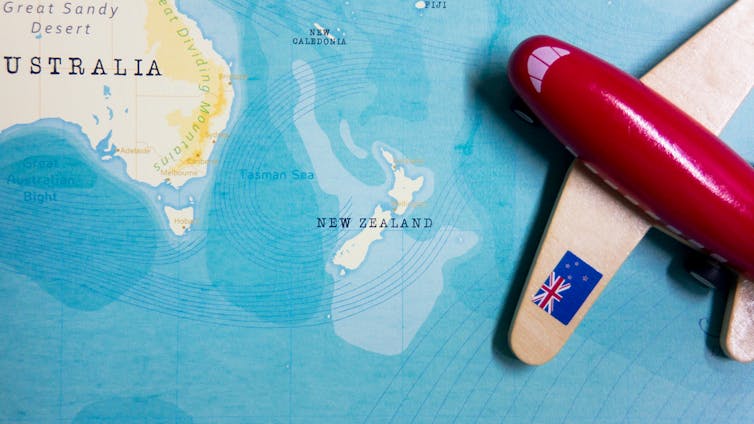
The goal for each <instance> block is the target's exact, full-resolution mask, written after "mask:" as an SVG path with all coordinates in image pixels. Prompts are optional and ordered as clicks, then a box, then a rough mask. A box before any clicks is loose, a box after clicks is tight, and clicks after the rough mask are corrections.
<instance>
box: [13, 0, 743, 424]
mask: <svg viewBox="0 0 754 424" xmlns="http://www.w3.org/2000/svg"><path fill="white" fill-rule="evenodd" d="M727 4H728V2H724V1H713V2H704V3H703V4H701V2H692V1H689V0H673V1H669V2H663V3H662V4H659V3H657V2H650V1H639V2H632V3H631V4H626V3H624V2H619V1H596V0H589V1H578V2H577V1H566V2H554V1H545V2H525V1H519V0H511V1H501V2H498V1H482V0H473V1H463V2H461V1H458V0H445V1H415V0H390V1H384V2H368V1H358V0H341V1H334V2H326V1H320V0H312V1H306V2H280V1H248V2H247V1H238V0H212V1H201V0H133V1H113V0H108V1H103V0H88V1H85V0H81V1H60V0H51V1H33V2H32V1H26V2H21V1H3V2H1V4H0V6H1V9H0V34H1V35H2V37H3V39H4V40H6V43H4V46H3V47H2V53H3V54H2V62H0V85H1V86H2V88H3V92H4V94H5V97H4V102H3V105H2V106H0V111H1V112H2V113H0V199H1V200H2V201H0V322H1V323H2V324H0V336H1V337H2V339H3V343H2V344H0V352H2V353H1V354H0V422H3V423H4V422H8V423H11V422H13V423H16V422H60V421H63V422H74V423H84V422H182V423H183V422H187V423H188V422H213V423H214V422H223V423H224V422H227V423H231V422H500V421H503V422H572V421H574V422H583V421H598V422H616V421H621V422H623V421H629V422H645V421H678V420H686V419H690V420H695V421H703V422H711V421H724V422H734V421H740V422H751V419H752V417H753V416H754V409H752V405H754V402H753V401H754V391H752V387H754V385H752V383H754V368H751V366H747V365H742V364H737V363H734V362H732V361H730V360H728V359H726V358H725V357H724V356H723V355H722V353H721V352H720V349H719V347H718V346H717V345H716V344H715V343H716V337H717V334H718V333H719V325H720V320H721V311H722V310H723V308H724V302H725V299H724V296H723V295H722V294H720V293H710V292H708V291H706V290H705V289H702V288H700V287H697V286H696V285H695V284H694V283H693V281H692V279H691V278H690V277H689V276H687V275H686V274H685V273H684V272H683V271H682V269H681V267H680V265H679V264H680V261H681V258H682V257H683V255H684V254H685V253H686V251H685V248H684V247H682V246H680V245H678V244H676V243H675V242H674V241H672V240H670V239H666V238H665V237H664V236H663V235H661V234H660V233H656V234H654V233H651V234H650V235H649V236H648V238H647V239H646V240H645V241H644V242H642V244H641V245H640V246H639V248H637V250H636V251H635V252H634V253H633V254H632V256H631V258H630V259H629V260H628V262H627V263H626V264H625V265H624V266H623V268H622V269H621V271H620V272H619V273H618V275H617V276H616V277H615V278H614V280H613V282H612V283H611V285H610V286H608V288H607V289H606V290H605V292H604V294H603V296H602V298H601V299H600V301H599V302H598V303H597V304H596V305H595V307H594V308H593V310H592V312H591V313H590V314H589V316H587V318H586V319H585V321H584V323H583V324H582V326H581V327H580V328H579V329H578V330H577V332H576V334H575V335H574V337H573V338H572V339H571V341H570V342H569V343H568V344H567V345H566V347H565V349H564V350H563V352H562V353H561V354H560V355H559V356H558V357H557V358H556V359H555V360H553V361H552V362H551V363H549V364H547V365H545V366H542V367H528V366H525V365H523V364H521V363H520V362H518V361H517V360H516V359H515V357H514V356H513V355H512V354H511V353H510V351H509V349H508V347H507V342H506V337H507V335H506V333H507V330H508V326H509V325H510V320H511V317H512V314H513V309H515V304H516V301H517V300H518V295H519V293H520V290H521V284H522V280H523V278H524V277H525V275H526V272H527V271H528V265H529V261H530V260H531V258H532V256H533V254H534V251H535V249H536V246H537V242H538V240H539V234H541V232H542V230H543V228H544V225H545V223H546V220H547V216H548V214H549V211H550V208H551V206H552V204H553V203H554V201H555V197H556V195H557V191H558V188H559V185H560V182H561V181H562V178H563V175H564V174H565V171H566V169H567V167H568V165H569V164H570V161H571V156H570V154H569V153H568V152H567V151H565V150H564V149H562V147H561V146H560V145H559V144H558V143H557V142H556V141H555V140H554V138H553V137H552V136H551V135H549V134H548V133H547V132H546V131H545V130H544V129H542V128H537V127H530V126H527V125H525V124H524V123H523V122H520V121H519V120H517V119H516V118H515V116H514V115H513V114H512V113H511V112H510V111H509V110H508V109H507V108H508V104H509V102H510V100H511V99H512V98H513V93H512V89H511V88H510V86H509V85H508V83H507V80H506V77H505V66H506V62H507V57H508V55H509V54H510V52H511V51H512V49H513V48H514V47H515V46H516V44H517V43H518V42H520V41H521V40H523V39H524V38H526V37H527V36H530V35H534V34H537V33H548V34H551V35H554V36H557V37H561V38H563V39H566V40H568V41H569V42H572V43H574V44H577V45H580V46H582V47H584V48H585V49H587V50H591V51H593V52H594V53H596V54H598V55H600V56H602V57H605V58H606V59H607V60H609V61H611V62H613V63H615V64H616V65H617V66H619V67H621V68H623V69H625V70H626V71H628V72H630V73H632V74H634V75H637V76H638V75H641V74H642V73H643V72H646V71H647V70H648V69H649V68H650V67H651V66H652V65H653V64H655V63H657V62H658V61H660V60H661V59H662V57H664V56H665V55H666V54H667V53H669V52H670V51H671V50H672V49H673V48H674V47H676V46H677V45H679V44H680V43H681V42H682V41H683V40H684V39H685V38H687V37H688V36H690V35H691V34H692V33H693V32H694V31H695V30H696V29H698V28H699V27H700V26H701V25H703V24H704V23H705V22H706V21H708V20H709V19H711V18H712V17H714V16H715V14H716V13H718V12H720V11H721V10H722V9H723V8H724V7H725V6H726V5H727ZM575 102H576V100H575ZM752 117H754V102H752V101H751V100H748V101H747V102H746V103H744V105H743V106H742V109H741V111H740V112H739V113H738V114H737V115H736V116H735V117H734V119H733V121H732V122H731V123H730V125H729V126H728V128H727V129H726V132H724V133H723V136H722V138H723V139H724V140H725V141H726V142H728V143H730V144H731V146H733V148H734V149H736V150H738V151H739V152H740V153H741V154H742V155H744V156H745V157H747V159H749V160H752V158H754V144H752V143H751V125H750V124H748V122H751V118H752Z"/></svg>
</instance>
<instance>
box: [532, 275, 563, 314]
mask: <svg viewBox="0 0 754 424" xmlns="http://www.w3.org/2000/svg"><path fill="white" fill-rule="evenodd" d="M570 288H571V285H570V284H568V283H566V282H565V278H563V277H561V276H559V275H555V272H551V273H550V278H549V279H548V280H547V281H545V283H544V284H542V287H540V288H539V291H538V292H537V294H535V295H534V297H533V298H532V300H533V301H534V303H536V304H537V305H539V307H540V308H542V309H544V311H545V312H547V313H548V314H550V315H552V312H553V307H554V306H555V302H560V301H561V300H563V296H561V294H560V293H562V292H564V291H566V290H568V289H570Z"/></svg>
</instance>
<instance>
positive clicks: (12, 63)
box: [3, 56, 162, 77]
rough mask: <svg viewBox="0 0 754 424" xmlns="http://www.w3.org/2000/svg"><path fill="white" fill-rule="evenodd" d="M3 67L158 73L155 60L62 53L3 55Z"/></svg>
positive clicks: (65, 72) (29, 71)
mask: <svg viewBox="0 0 754 424" xmlns="http://www.w3.org/2000/svg"><path fill="white" fill-rule="evenodd" d="M3 59H4V62H5V66H4V68H5V69H4V71H5V72H6V73H8V74H11V75H14V74H18V73H22V74H23V73H27V74H31V75H39V74H42V73H44V74H47V75H73V76H78V75H114V76H128V75H131V76H136V77H141V76H147V77H158V76H161V75H162V73H161V72H160V66H159V65H158V64H157V61H156V60H145V59H122V58H115V59H82V58H80V57H70V56H69V57H62V56H49V57H41V56H32V57H30V58H25V57H23V56H3Z"/></svg>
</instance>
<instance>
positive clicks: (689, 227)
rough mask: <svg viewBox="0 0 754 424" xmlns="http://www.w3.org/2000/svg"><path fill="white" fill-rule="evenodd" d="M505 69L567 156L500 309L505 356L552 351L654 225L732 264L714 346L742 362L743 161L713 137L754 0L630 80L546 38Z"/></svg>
mask: <svg viewBox="0 0 754 424" xmlns="http://www.w3.org/2000/svg"><path fill="white" fill-rule="evenodd" d="M508 77H509V79H510V81H511V83H512V85H513V88H514V89H515V90H516V92H517V93H518V94H519V95H520V96H521V98H522V99H523V101H524V102H525V103H526V105H527V106H528V107H529V109H530V110H531V112H532V113H533V115H535V116H536V118H538V119H539V120H540V121H541V122H542V123H543V124H544V126H545V127H547V128H548V129H549V130H550V131H551V132H552V133H553V134H555V136H556V137H557V138H558V139H559V140H560V141H561V142H562V143H563V144H564V145H565V146H566V147H567V148H568V149H569V150H570V151H571V152H572V153H573V154H574V155H575V156H576V158H577V159H576V160H575V161H574V164H573V165H572V166H571V169H570V170H569V172H568V175H567V177H566V179H565V182H564V184H563V187H562V189H561V192H560V196H559V198H558V201H557V205H556V206H555V208H554V209H553V212H552V215H551V217H550V222H549V224H548V227H547V229H546V231H545V234H544V235H543V237H542V241H541V243H540V246H539V250H538V252H537V254H536V257H535V260H534V263H533V265H532V268H531V270H530V272H529V276H528V278H527V281H526V285H525V288H524V290H523V293H522V294H521V298H520V300H519V303H518V308H517V310H516V314H515V316H514V319H513V324H512V326H511V329H510V333H509V341H510V345H511V348H512V350H513V352H514V353H515V354H516V356H518V357H519V359H521V360H522V361H523V362H525V363H528V364H542V363H545V362H547V361H548V360H550V359H551V358H553V357H554V356H555V355H556V354H557V353H558V351H560V349H561V348H562V347H563V345H564V344H565V342H566V341H567V340H568V338H569V337H570V336H571V334H572V333H573V331H574V330H575V328H576V327H577V326H578V325H579V323H580V322H581V320H582V319H583V318H584V316H585V315H586V313H587V311H588V310H589V308H590V307H591V306H592V305H593V304H594V302H595V301H596V300H597V297H599V295H600V293H601V292H602V290H603V289H604V288H605V286H606V285H607V283H608V282H609V281H610V279H611V278H612V277H613V275H614V274H615V272H616V271H617V270H618V268H620V266H621V264H622V263H623V261H625V259H626V258H627V257H628V255H629V254H630V253H631V251H632V250H633V249H634V247H636V245H637V244H638V243H639V241H640V240H641V239H642V238H643V237H644V234H646V232H647V231H648V230H649V228H650V227H652V226H656V227H658V228H661V229H663V230H664V231H665V232H667V233H668V234H670V235H672V236H674V237H676V238H677V239H679V240H681V241H683V242H685V243H687V244H689V245H690V246H692V247H693V248H695V249H697V250H699V251H702V252H704V253H705V254H707V255H709V256H710V257H711V258H714V259H715V260H716V261H718V262H719V263H722V264H725V266H727V267H729V268H731V269H733V270H735V271H736V272H738V275H739V277H738V279H737V281H736V282H735V284H734V286H733V288H732V290H731V294H730V297H729V301H728V306H727V311H726V317H725V319H724V321H725V323H724V324H723V327H724V328H723V334H722V335H721V345H722V347H723V350H724V351H725V352H726V353H727V354H728V356H730V357H731V358H733V359H735V360H738V361H741V362H748V361H752V360H754V283H752V282H751V281H754V168H752V166H751V165H749V164H748V163H747V162H746V161H745V160H744V159H742V158H741V157H740V156H738V155H737V154H736V153H735V152H734V151H733V150H731V149H730V148H728V147H727V146H726V145H725V144H724V143H723V142H722V141H720V140H719V139H718V138H717V136H716V135H715V134H719V133H720V132H721V131H722V129H723V127H724V126H725V124H726V123H727V122H728V120H729V119H730V117H731V116H732V115H733V113H734V112H735V110H736V109H737V108H738V106H739V104H740V103H741V102H742V101H743V100H744V98H745V97H746V95H747V94H748V92H749V91H750V89H751V88H752V85H754V0H741V1H738V2H737V3H735V4H733V5H732V6H730V7H729V8H728V9H727V10H726V11H725V12H723V13H722V14H721V15H720V16H718V17H717V18H716V19H715V20H714V21H712V22H711V23H710V24H708V25H707V26H706V27H704V28H703V29H702V30H701V31H699V32H698V33H697V34H696V35H695V36H694V37H692V38H691V39H690V40H689V41H687V42H686V43H685V44H684V45H682V46H681V47H680V48H678V49H677V50H676V51H675V52H673V53H672V54H671V55H670V56H669V57H667V58H666V59H665V60H664V61H662V62H661V63H660V64H659V65H657V66H656V67H655V68H654V69H652V70H651V71H650V72H649V73H648V74H646V75H645V76H644V77H643V78H641V81H639V80H637V79H635V78H633V77H631V76H629V75H628V74H625V73H623V72H622V71H620V70H618V69H617V68H615V67H613V66H611V65H609V64H607V63H606V62H603V61H602V60H600V59H597V58H596V57H594V56H592V55H590V54H588V53H586V52H584V51H582V50H579V49H578V48H576V47H574V46H572V45H569V44H567V43H564V42H562V41H559V40H556V39H554V38H551V37H546V36H537V37H532V38H530V39H528V40H525V41H524V42H523V43H521V44H520V45H519V46H518V48H517V49H516V50H515V51H514V53H513V54H512V56H511V59H510V63H509V67H508ZM658 93H660V94H661V95H660V94H658ZM671 102H672V103H671ZM518 112H519V113H520V114H522V116H523V117H525V118H527V119H530V120H531V119H533V118H532V117H531V116H530V115H525V112H523V111H518ZM684 112H685V113H684ZM692 117H693V118H692Z"/></svg>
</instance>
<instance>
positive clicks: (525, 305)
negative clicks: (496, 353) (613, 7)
mask: <svg viewBox="0 0 754 424" xmlns="http://www.w3.org/2000/svg"><path fill="white" fill-rule="evenodd" d="M752 22H754V0H741V1H739V2H737V3H735V4H734V5H733V6H731V7H730V8H728V9H727V10H726V11H725V12H723V14H721V15H720V16H718V17H717V18H716V19H715V20H714V21H712V22H711V23H710V24H708V25H707V26H705V27H704V28H703V29H702V30H701V31H699V32H698V33H697V34H696V35H695V36H694V37H692V38H691V39H689V40H688V41H687V42H686V43H685V44H683V45H682V46H681V47H679V48H678V49H677V50H676V51H674V52H673V53H672V54H671V55H670V56H668V57H667V58H666V59H665V60H663V61H662V62H661V63H660V64H658V65H657V66H656V67H655V68H653V69H652V70H651V71H650V72H649V73H647V75H645V76H644V77H643V78H642V82H644V83H645V84H647V85H648V86H650V87H652V88H653V89H654V90H655V91H657V92H659V93H660V94H662V95H663V96H665V97H666V98H668V99H669V100H671V101H672V102H673V103H675V104H676V105H677V106H678V107H680V108H681V109H683V110H684V111H685V112H686V113H688V114H690V115H691V116H693V117H694V118H695V119H697V120H698V121H699V122H700V123H702V124H703V125H705V126H706V127H707V128H708V129H710V130H711V131H712V132H714V133H716V134H719V133H720V132H721V131H722V129H723V128H724V127H725V124H726V123H727V122H728V120H729V119H730V117H731V116H732V115H733V113H734V112H735V110H736V109H737V108H738V106H739V105H740V103H741V102H742V101H743V100H744V98H745V97H746V95H747V94H748V93H749V91H750V90H751V87H752V84H754V72H752V69H754V25H752ZM651 225H652V222H651V221H650V220H649V219H648V218H647V217H646V216H645V215H644V213H643V212H641V211H639V210H638V209H636V208H635V207H634V206H633V205H631V204H630V203H628V202H627V201H626V200H625V199H623V197H622V196H620V195H619V194H618V193H617V192H616V191H614V190H613V189H611V188H609V187H608V186H606V185H605V183H604V182H602V181H601V180H600V179H599V178H596V177H595V176H594V175H592V174H591V173H590V172H589V171H588V170H587V169H586V168H585V167H584V165H583V164H582V163H581V162H580V161H578V160H577V161H575V163H574V165H573V166H572V167H571V169H570V171H569V173H568V175H567V177H566V179H565V182H564V184H563V187H562V189H561V192H560V196H559V198H558V201H557V203H556V206H555V208H554V209H553V213H552V215H551V217H550V222H549V224H548V228H547V230H546V231H545V234H544V235H543V237H542V241H541V243H540V247H539V251H538V252H537V255H536V257H535V259H534V263H533V265H532V268H531V270H530V272H529V276H528V278H527V281H526V284H525V288H524V290H523V292H522V294H521V298H520V299H519V304H518V308H517V310H516V314H515V316H514V320H513V324H512V326H511V329H510V334H509V340H510V345H511V349H512V350H513V352H514V353H515V354H516V356H518V357H519V359H521V360H522V361H523V362H526V363H528V364H533V365H537V364H542V363H544V362H547V361H548V360H550V359H551V358H552V357H554V356H555V355H556V354H557V353H558V352H559V351H560V349H561V348H562V347H563V345H564V344H565V343H566V341H567V340H568V338H569V337H570V336H571V335H572V334H573V331H574V330H575V329H576V327H577V326H578V325H579V323H580V322H581V320H582V319H583V318H584V316H585V315H586V313H587V312H588V311H589V309H590V308H591V306H592V305H593V304H594V302H595V301H596V300H597V298H598V297H599V295H600V293H601V292H602V290H603V289H604V288H605V286H606V285H607V283H608V282H609V281H610V279H612V277H613V275H614V274H615V272H617V271H618V269H619V268H620V266H621V265H622V264H623V262H624V261H625V260H626V258H627V257H628V255H629V254H630V253H631V251H632V250H633V249H634V248H635V247H636V245H637V244H638V243H639V241H640V240H641V239H642V237H643V236H644V234H646V232H647V230H648V229H649V228H650V226H651ZM566 252H571V253H572V254H574V255H575V256H576V257H578V258H580V259H581V260H583V261H584V262H585V263H587V264H589V265H590V266H591V267H593V268H594V269H596V270H599V272H600V273H601V274H602V277H601V279H600V280H599V282H598V284H597V285H596V286H595V287H594V288H593V289H592V290H591V292H590V294H589V295H588V297H587V298H586V300H585V301H584V303H583V304H582V305H581V306H580V308H579V309H578V311H577V312H576V313H575V315H574V316H573V317H572V318H571V319H570V320H569V321H568V322H567V324H566V323H564V322H562V321H561V320H560V319H557V318H555V317H554V316H553V310H554V309H556V308H558V306H559V305H558V304H557V302H553V303H552V304H551V305H548V304H547V303H546V302H544V303H543V302H542V301H543V300H548V299H543V297H542V292H543V291H547V290H549V291H551V292H552V291H553V289H552V288H548V284H549V280H548V279H549V276H550V273H551V272H553V270H554V269H555V268H556V267H557V266H558V264H559V263H560V261H561V259H562V258H563V257H564V255H565V254H566ZM742 284H745V285H746V286H742ZM550 285H552V284H550ZM731 293H732V294H731V300H730V302H729V306H728V312H727V313H726V320H725V322H726V323H725V324H724V325H725V328H724V331H723V335H722V345H723V349H725V351H726V352H727V353H728V354H729V355H730V356H731V357H732V358H734V359H736V360H739V361H749V360H753V359H754V313H751V311H749V309H752V310H754V306H750V305H754V287H752V285H751V283H749V282H743V281H741V282H739V284H738V286H737V287H735V288H734V289H733V290H732V292H731ZM554 295H557V290H555V294H554ZM550 306H551V307H550Z"/></svg>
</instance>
